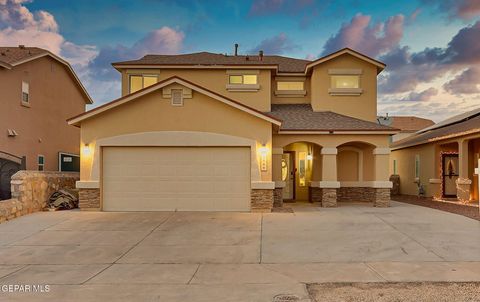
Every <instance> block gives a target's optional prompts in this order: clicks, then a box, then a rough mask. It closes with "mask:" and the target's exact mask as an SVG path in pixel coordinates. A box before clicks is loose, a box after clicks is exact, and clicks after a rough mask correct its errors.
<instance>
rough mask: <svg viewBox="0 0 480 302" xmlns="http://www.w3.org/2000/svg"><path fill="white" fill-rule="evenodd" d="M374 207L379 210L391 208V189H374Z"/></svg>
mask: <svg viewBox="0 0 480 302" xmlns="http://www.w3.org/2000/svg"><path fill="white" fill-rule="evenodd" d="M374 190H375V192H374V200H373V206H374V207H377V208H388V207H390V189H389V188H375V189H374Z"/></svg>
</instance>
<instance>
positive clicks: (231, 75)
mask: <svg viewBox="0 0 480 302" xmlns="http://www.w3.org/2000/svg"><path fill="white" fill-rule="evenodd" d="M259 73H260V72H259V71H258V70H242V69H239V70H227V90H229V91H258V90H259V89H260V85H259V84H258V75H259Z"/></svg>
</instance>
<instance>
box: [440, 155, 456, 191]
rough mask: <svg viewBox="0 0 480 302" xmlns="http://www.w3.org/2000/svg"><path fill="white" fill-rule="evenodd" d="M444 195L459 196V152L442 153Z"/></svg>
mask: <svg viewBox="0 0 480 302" xmlns="http://www.w3.org/2000/svg"><path fill="white" fill-rule="evenodd" d="M442 171H443V177H442V178H443V183H442V186H443V197H457V179H458V154H443V155H442Z"/></svg>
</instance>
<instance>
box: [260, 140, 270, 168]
mask: <svg viewBox="0 0 480 302" xmlns="http://www.w3.org/2000/svg"><path fill="white" fill-rule="evenodd" d="M258 152H259V153H260V170H262V171H263V172H265V171H267V154H268V147H267V145H266V144H262V147H260V148H259V149H258Z"/></svg>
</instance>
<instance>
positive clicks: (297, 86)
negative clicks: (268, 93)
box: [277, 81, 304, 91]
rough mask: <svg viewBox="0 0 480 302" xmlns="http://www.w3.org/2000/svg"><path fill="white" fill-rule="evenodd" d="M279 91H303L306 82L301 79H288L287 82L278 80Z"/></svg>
mask: <svg viewBox="0 0 480 302" xmlns="http://www.w3.org/2000/svg"><path fill="white" fill-rule="evenodd" d="M277 90H278V91H303V90H304V82H301V81H286V82H280V81H279V82H277Z"/></svg>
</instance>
